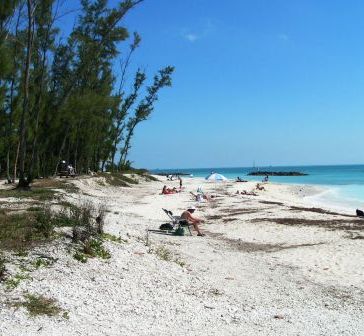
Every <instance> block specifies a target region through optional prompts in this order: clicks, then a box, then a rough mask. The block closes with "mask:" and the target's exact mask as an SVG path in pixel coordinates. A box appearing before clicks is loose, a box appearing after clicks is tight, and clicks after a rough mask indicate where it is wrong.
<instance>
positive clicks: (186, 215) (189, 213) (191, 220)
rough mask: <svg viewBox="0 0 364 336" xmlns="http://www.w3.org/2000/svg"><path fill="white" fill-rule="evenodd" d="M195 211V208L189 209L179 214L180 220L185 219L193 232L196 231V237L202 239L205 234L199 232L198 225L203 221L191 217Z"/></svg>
mask: <svg viewBox="0 0 364 336" xmlns="http://www.w3.org/2000/svg"><path fill="white" fill-rule="evenodd" d="M195 210H196V209H195V208H189V209H187V210H186V211H183V212H182V214H181V218H182V219H185V220H186V221H187V222H188V223H190V224H192V225H193V227H194V228H195V230H196V231H197V235H198V236H200V237H203V236H204V235H205V234H203V233H202V232H201V230H200V228H199V226H198V225H199V224H201V223H203V222H204V221H203V220H202V219H200V218H197V217H195V216H192V214H193V213H194V212H195Z"/></svg>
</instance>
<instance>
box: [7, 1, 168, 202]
mask: <svg viewBox="0 0 364 336" xmlns="http://www.w3.org/2000/svg"><path fill="white" fill-rule="evenodd" d="M140 2H142V1H141V0H124V1H121V2H120V3H119V4H118V5H110V4H108V2H107V1H105V0H98V1H91V0H82V1H81V5H82V8H81V10H80V13H79V16H78V21H77V22H76V24H75V26H74V28H73V30H72V32H71V33H70V35H69V36H68V38H66V39H62V38H60V37H61V36H63V35H64V33H63V32H62V31H61V30H60V29H59V28H58V27H56V24H57V20H54V17H55V12H56V10H57V9H58V10H59V8H58V6H59V3H58V1H56V0H43V1H37V2H36V4H37V6H34V4H35V2H34V3H33V6H32V7H31V8H30V10H29V11H28V10H27V9H28V8H27V2H22V1H14V0H3V1H0V175H6V177H7V179H8V180H9V181H12V180H15V178H16V176H14V173H15V170H17V173H18V174H19V175H20V177H21V186H22V187H27V186H28V185H29V183H31V182H32V181H33V179H34V178H35V177H37V176H43V177H46V176H50V175H53V174H54V173H55V172H56V171H57V167H58V165H59V161H60V160H63V159H64V160H66V161H67V162H69V163H72V164H73V166H74V167H75V169H76V171H77V172H78V173H85V172H88V170H89V169H91V170H93V171H98V170H100V168H101V169H102V170H103V169H104V168H105V167H106V166H109V167H111V169H112V170H119V168H121V167H123V168H125V167H128V166H130V162H129V161H128V154H129V152H130V148H131V143H132V138H133V136H134V131H135V128H136V127H137V125H138V124H139V123H140V122H142V121H145V120H147V119H148V118H149V117H150V115H151V113H152V112H153V110H154V104H155V102H156V101H157V99H158V93H159V90H160V89H162V88H164V87H168V86H170V85H171V75H172V73H173V70H174V69H173V67H165V68H163V69H162V70H160V71H159V72H158V73H157V75H156V76H154V78H153V79H152V83H149V84H148V77H149V76H148V75H147V74H146V73H145V72H144V71H142V70H140V69H139V70H137V71H136V73H135V75H134V76H131V77H134V80H133V83H131V84H132V85H131V90H130V91H128V90H125V89H124V87H126V86H127V85H125V84H126V83H125V78H126V77H127V76H126V74H127V73H128V71H129V70H128V65H129V64H130V60H131V57H132V54H133V53H134V52H135V51H136V49H137V48H138V47H139V45H140V43H141V38H140V36H139V35H138V34H137V33H134V34H133V35H132V36H131V37H130V38H129V33H128V30H127V29H126V28H125V27H124V24H123V22H124V18H125V15H126V14H127V13H128V12H129V11H130V10H131V9H132V8H134V7H136V6H137V5H138V4H139V3H140ZM21 8H23V10H20V9H21ZM29 16H30V17H29ZM129 39H130V40H131V42H130V45H129V49H128V51H127V52H124V50H122V49H121V48H120V46H123V42H125V41H127V40H129ZM120 54H121V55H123V57H124V58H123V59H120V63H121V64H122V68H121V76H120V77H119V78H116V73H114V69H113V64H115V61H117V58H118V57H119V55H120ZM124 55H125V56H124ZM28 63H29V64H28ZM25 65H28V66H25ZM26 70H27V71H26ZM28 78H29V83H28V81H26V79H28ZM25 84H26V85H25ZM128 84H129V83H128ZM128 86H129V85H128ZM144 92H146V94H145V96H142V93H144ZM18 149H19V152H18ZM118 150H120V153H121V156H120V160H119V162H115V160H116V157H117V155H116V153H117V151H118ZM25 180H26V181H25ZM123 182H125V181H123V178H121V177H120V178H119V177H117V178H113V183H115V184H119V185H123V184H124V183H123ZM126 183H127V184H130V183H132V182H131V181H129V182H126ZM70 192H71V190H70ZM40 193H41V192H39V194H38V195H35V194H34V193H33V195H32V196H35V197H36V199H39V200H41V201H44V200H47V199H49V198H50V197H52V195H47V194H43V195H41V194H40ZM17 195H19V197H27V196H24V195H25V194H22V195H21V196H20V194H17ZM28 195H30V193H29V194H28ZM32 196H29V197H32ZM0 197H1V195H0Z"/></svg>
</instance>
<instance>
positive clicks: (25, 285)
mask: <svg viewBox="0 0 364 336" xmlns="http://www.w3.org/2000/svg"><path fill="white" fill-rule="evenodd" d="M183 182H184V190H183V191H182V192H181V193H178V194H175V195H167V196H166V195H160V194H159V193H160V191H161V189H162V187H163V185H164V184H168V185H169V186H176V187H177V185H178V182H177V181H173V182H167V181H164V180H163V181H160V182H141V183H139V184H138V185H136V186H133V187H132V188H121V187H106V186H101V185H100V184H99V183H97V180H96V179H95V178H85V179H80V180H75V181H74V183H75V184H76V185H77V186H78V187H79V188H80V190H81V192H80V193H78V194H70V195H67V196H66V197H67V198H68V200H69V201H71V202H73V203H78V204H79V203H82V202H84V201H92V202H94V203H103V204H106V206H107V208H108V211H109V212H108V214H107V217H106V227H105V230H106V232H109V233H111V234H114V235H117V236H121V237H122V238H123V239H124V240H126V242H123V243H117V242H110V241H107V242H105V246H106V247H107V248H108V249H109V250H110V252H111V254H112V257H111V259H108V260H106V261H105V260H100V259H97V258H94V259H89V261H88V262H87V263H85V264H83V263H80V262H78V261H76V260H75V259H74V258H73V257H72V253H70V252H69V250H70V249H72V246H71V242H70V239H68V238H61V239H59V240H56V241H54V242H53V243H52V245H51V246H47V247H46V246H44V247H38V248H37V249H36V250H34V251H33V252H32V253H31V255H30V257H31V256H32V255H34V256H35V255H36V253H38V254H39V253H43V254H47V255H48V256H50V257H53V258H55V260H56V262H55V263H54V264H52V265H51V266H49V267H43V268H39V269H38V270H35V271H33V272H32V273H31V277H32V279H28V280H24V281H22V282H21V283H20V285H19V286H18V287H17V288H15V289H14V290H13V291H11V292H7V291H5V289H4V287H3V286H0V297H1V298H0V335H4V336H8V335H14V336H15V335H16V336H19V335H29V336H30V335H62V336H65V335H184V336H185V335H210V336H211V335H254V336H255V335H270V336H272V335H277V336H278V335H280V336H281V335H307V336H314V335H348V336H349V335H350V336H353V335H357V336H359V335H364V323H363V321H364V258H363V253H364V243H363V242H364V240H363V239H364V220H359V219H357V218H355V217H351V216H350V215H352V211H349V209H348V211H347V212H344V213H342V214H338V213H337V212H336V211H335V210H334V209H321V210H320V209H318V208H319V205H315V204H312V201H310V197H309V196H311V195H314V194H316V193H317V192H318V190H316V189H314V188H313V187H308V186H306V187H303V186H290V185H278V184H266V185H264V187H265V189H266V190H265V191H258V194H259V195H258V196H243V195H237V194H236V191H237V190H239V191H242V190H244V189H245V190H247V191H250V190H251V189H253V188H254V186H255V184H254V183H252V182H249V183H234V182H224V183H208V182H205V181H203V180H202V179H197V178H194V179H184V181H183ZM198 186H202V188H203V190H204V191H205V192H206V193H209V194H211V195H216V196H217V197H216V198H215V199H214V200H213V201H210V202H204V203H196V202H195V201H194V200H193V199H192V196H191V194H190V193H189V192H190V191H193V192H196V190H197V188H198ZM191 205H194V206H196V207H197V211H196V216H199V217H202V218H204V219H205V220H206V223H205V224H203V225H202V230H203V231H204V232H205V233H206V236H205V237H197V236H196V233H195V232H193V236H189V235H186V236H183V237H180V236H173V235H167V234H163V233H162V234H161V233H160V232H152V231H149V234H148V233H147V232H148V231H147V230H148V229H149V230H158V228H159V226H160V225H161V224H162V223H166V222H168V218H167V217H166V215H165V214H164V213H163V212H162V208H166V209H169V210H171V211H173V212H174V213H175V214H180V213H181V212H182V211H183V210H184V209H186V208H188V207H189V206H191ZM312 207H315V208H314V209H312ZM158 251H168V252H169V254H168V255H169V258H166V259H169V260H162V259H163V258H161V257H160V253H158ZM25 293H33V294H43V295H45V296H47V297H51V298H54V299H56V300H57V301H58V303H59V305H60V306H61V308H62V309H63V310H64V311H67V312H68V318H64V317H61V316H60V317H47V316H44V317H30V316H29V315H28V313H27V312H26V310H25V309H24V308H18V309H17V308H15V307H13V306H9V304H7V302H9V301H11V300H12V299H14V298H16V297H21V296H22V295H24V294H25Z"/></svg>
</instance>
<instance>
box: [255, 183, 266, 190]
mask: <svg viewBox="0 0 364 336" xmlns="http://www.w3.org/2000/svg"><path fill="white" fill-rule="evenodd" d="M255 188H256V189H257V190H265V188H264V187H263V186H262V185H261V184H260V183H257V185H256V187H255Z"/></svg>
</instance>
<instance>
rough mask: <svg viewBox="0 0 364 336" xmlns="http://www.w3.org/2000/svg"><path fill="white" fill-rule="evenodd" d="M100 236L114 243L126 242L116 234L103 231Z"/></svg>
mask: <svg viewBox="0 0 364 336" xmlns="http://www.w3.org/2000/svg"><path fill="white" fill-rule="evenodd" d="M101 238H102V239H104V240H109V241H112V242H114V243H119V244H122V243H126V242H127V241H126V240H124V239H122V238H121V237H117V236H115V235H112V234H110V233H103V234H102V235H101Z"/></svg>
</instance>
